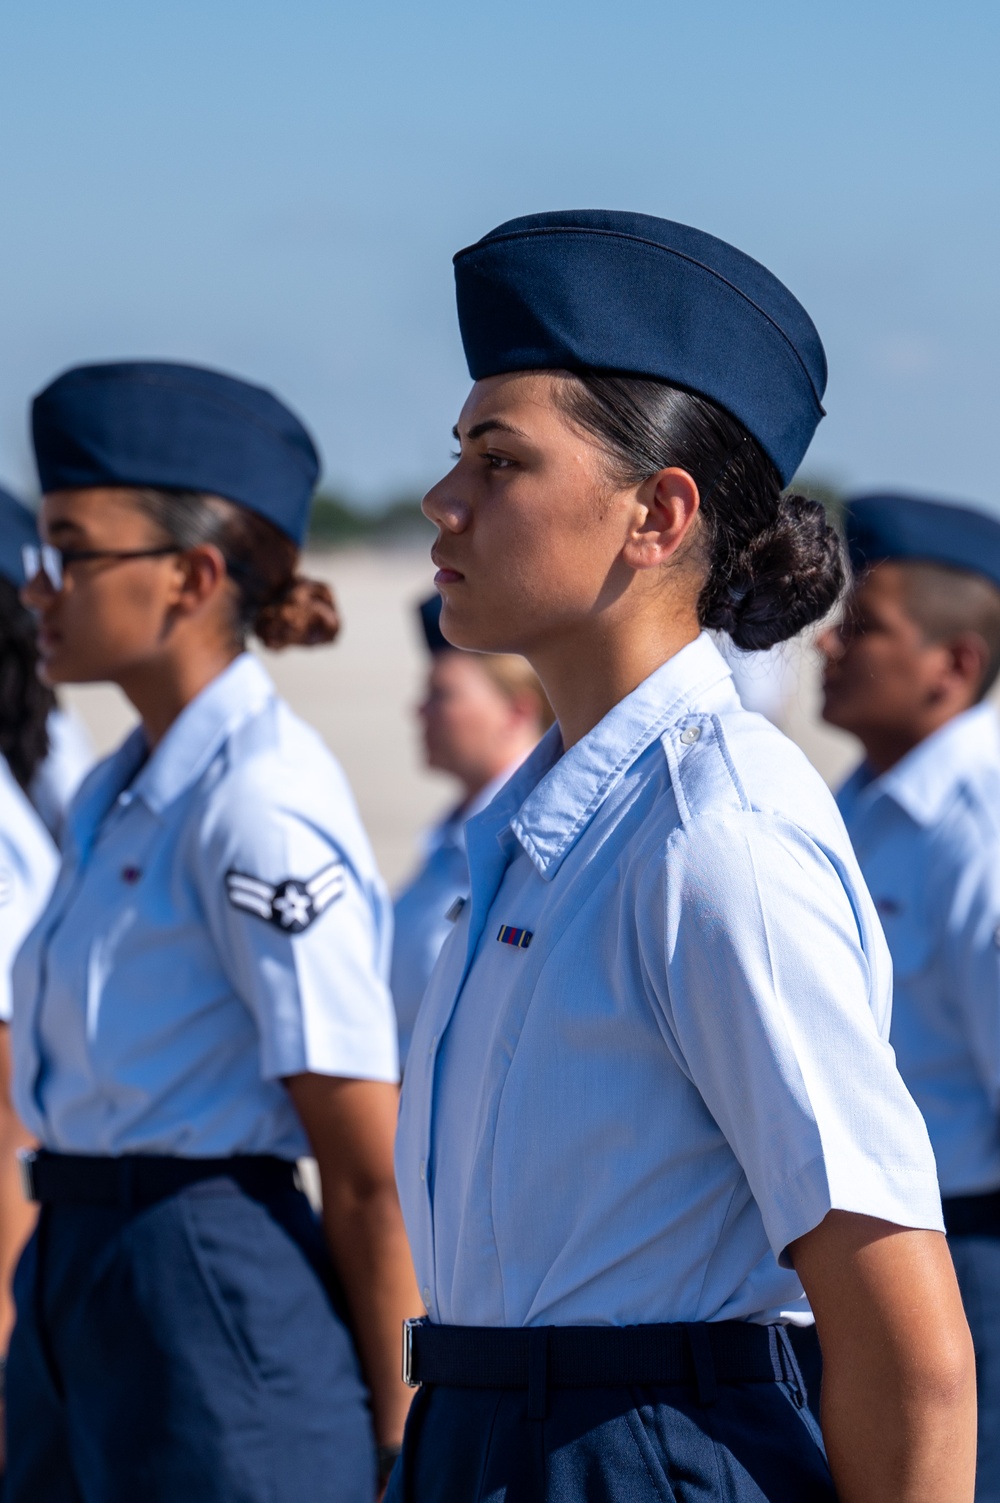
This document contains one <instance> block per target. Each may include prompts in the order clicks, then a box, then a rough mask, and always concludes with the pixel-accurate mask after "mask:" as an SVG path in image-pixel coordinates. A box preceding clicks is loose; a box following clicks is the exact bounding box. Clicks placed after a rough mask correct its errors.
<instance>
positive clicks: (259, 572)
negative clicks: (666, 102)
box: [134, 488, 340, 648]
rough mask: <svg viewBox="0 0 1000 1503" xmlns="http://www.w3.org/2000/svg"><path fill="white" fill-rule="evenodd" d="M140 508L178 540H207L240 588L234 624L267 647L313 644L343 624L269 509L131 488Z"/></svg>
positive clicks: (186, 544) (181, 544) (196, 494)
mask: <svg viewBox="0 0 1000 1503" xmlns="http://www.w3.org/2000/svg"><path fill="white" fill-rule="evenodd" d="M134 494H135V497H136V501H137V503H138V506H139V509H140V510H141V511H142V512H143V513H144V514H145V515H146V516H147V517H149V518H150V520H151V521H153V522H155V523H156V525H157V527H158V528H159V529H160V531H161V532H162V533H163V534H164V535H165V536H166V537H167V538H169V540H170V542H171V543H175V544H176V545H177V547H178V548H181V549H184V548H196V547H198V546H200V545H202V544H205V543H212V544H214V545H215V547H216V548H218V550H219V552H220V553H221V554H222V557H223V558H224V559H225V562H226V570H227V572H228V574H229V577H230V579H231V580H232V581H233V583H234V585H235V586H236V590H237V600H238V604H237V620H236V622H235V629H236V633H237V636H238V637H239V639H240V641H242V640H243V639H244V638H245V637H246V636H247V635H248V634H249V633H250V632H253V634H254V636H256V637H258V638H259V639H260V641H261V642H262V643H263V644H264V646H265V647H271V648H281V647H316V646H319V645H320V644H321V643H324V642H332V641H333V639H334V637H336V635H337V632H338V631H339V629H340V618H339V616H338V615H337V607H336V606H335V604H334V601H333V596H332V594H331V593H330V589H329V586H328V585H325V584H323V583H321V581H319V580H317V579H306V578H304V577H303V575H301V574H299V573H298V572H297V568H298V562H299V550H298V548H297V547H296V546H295V544H294V543H293V542H292V540H291V538H290V537H288V536H287V535H286V534H285V533H283V532H282V531H281V530H280V528H278V527H275V525H274V524H273V522H269V521H268V520H267V518H266V517H262V516H259V515H258V514H257V513H256V512H253V511H248V510H247V508H246V507H244V506H237V505H236V503H235V502H234V501H225V500H223V498H222V497H221V496H207V495H204V494H203V493H202V492H201V491H161V490H151V489H148V488H147V489H138V490H136V491H135V493H134Z"/></svg>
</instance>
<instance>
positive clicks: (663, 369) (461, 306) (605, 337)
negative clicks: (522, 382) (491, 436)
mask: <svg viewBox="0 0 1000 1503" xmlns="http://www.w3.org/2000/svg"><path fill="white" fill-rule="evenodd" d="M455 279H456V282H457V285H458V320H459V324H460V326H461V330H462V340H463V343H464V345H465V354H466V358H467V360H468V362H469V372H470V374H471V376H472V378H473V380H474V381H479V380H481V379H482V378H483V377H485V376H496V375H500V374H501V373H502V372H504V371H518V370H545V369H564V370H571V371H601V372H605V373H609V374H617V375H632V376H654V377H656V378H657V379H658V380H660V381H669V382H671V383H672V384H674V385H676V386H684V387H687V388H689V389H690V390H691V391H695V392H698V393H699V394H701V395H702V396H706V397H710V398H711V399H712V400H713V401H714V402H717V403H718V404H719V406H720V407H724V408H725V409H726V411H727V412H729V413H731V414H732V416H733V417H735V418H737V419H738V420H739V422H741V423H742V424H743V426H744V428H746V429H747V430H748V432H749V433H750V434H751V435H752V436H753V437H754V438H755V439H756V440H757V442H758V443H759V444H760V445H761V447H762V448H763V449H764V450H765V452H766V453H767V454H769V455H770V457H771V459H772V460H773V461H774V464H775V466H776V468H777V469H778V471H779V473H780V475H781V478H782V481H783V482H784V483H785V484H787V483H788V481H789V480H791V478H792V476H793V475H794V473H795V471H796V470H797V469H798V466H799V463H800V462H801V459H802V456H803V455H804V454H805V452H806V449H807V448H808V447H809V442H810V440H811V439H812V436H813V434H814V432H815V431H816V427H817V424H818V423H819V420H820V418H821V417H822V416H823V407H822V398H823V392H824V390H825V388H826V356H825V355H824V353H823V346H822V344H821V343H820V337H819V335H818V334H817V332H816V329H815V327H814V325H813V322H812V320H811V319H810V317H809V315H808V314H807V313H806V311H805V309H804V308H803V307H802V305H801V304H800V303H798V302H797V301H796V300H795V298H794V297H792V294H791V293H790V292H789V291H788V289H787V288H786V287H784V286H782V284H781V282H779V281H778V279H777V277H774V276H772V275H771V273H770V272H769V271H767V270H766V268H765V267H763V266H761V265H760V264H759V263H758V262H757V261H753V260H751V258H750V257H749V256H745V255H744V254H743V252H742V251H738V250H736V249H734V247H733V246H731V245H727V244H726V242H725V241H724V240H716V238H715V236H714V235H706V234H705V233H704V232H703V231H702V230H694V229H691V228H689V226H687V225H684V224H674V223H673V222H672V221H671V220H669V219H654V218H653V217H652V216H650V215H648V214H625V213H621V212H618V211H617V210H602V209H581V210H567V211H565V212H562V213H554V214H531V215H528V216H527V217H526V218H524V219H511V220H509V221H508V222H507V223H506V224H502V225H500V227H499V228H498V229H495V230H492V231H491V232H490V234H488V235H487V236H485V238H484V239H482V240H480V241H477V243H476V244H475V245H470V246H469V247H468V248H467V249H466V250H462V251H459V253H458V255H457V256H456V257H455Z"/></svg>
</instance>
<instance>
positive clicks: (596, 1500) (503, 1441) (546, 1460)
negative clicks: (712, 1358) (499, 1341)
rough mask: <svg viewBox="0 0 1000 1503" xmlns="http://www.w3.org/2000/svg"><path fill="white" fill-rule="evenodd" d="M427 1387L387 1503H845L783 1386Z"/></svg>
mask: <svg viewBox="0 0 1000 1503" xmlns="http://www.w3.org/2000/svg"><path fill="white" fill-rule="evenodd" d="M526 1408H527V1395H526V1393H524V1392H498V1391H497V1390H495V1389H491V1390H487V1391H484V1390H481V1389H480V1390H476V1389H467V1388H466V1389H458V1388H428V1389H421V1390H420V1391H419V1393H418V1394H417V1397H416V1399H415V1401H414V1405H413V1408H412V1410H411V1411H410V1419H409V1422H408V1424H407V1430H406V1439H405V1442H404V1446H403V1455H402V1457H401V1458H400V1460H399V1462H398V1463H397V1465H396V1470H395V1471H394V1473H393V1476H392V1480H391V1482H390V1483H389V1491H388V1493H387V1495H386V1503H647V1500H648V1503H713V1500H714V1503H764V1500H767V1503H834V1491H833V1483H832V1481H831V1479H830V1473H829V1470H828V1468H827V1464H826V1458H825V1456H824V1453H823V1450H822V1444H821V1442H820V1439H819V1430H818V1429H817V1426H816V1423H815V1421H814V1420H813V1418H812V1415H811V1414H810V1413H809V1410H808V1409H807V1408H805V1407H803V1408H799V1407H798V1405H797V1403H796V1395H795V1393H794V1391H793V1390H792V1389H791V1388H790V1387H789V1386H787V1385H785V1384H782V1383H742V1384H731V1385H730V1384H724V1385H721V1386H720V1388H719V1393H718V1399H717V1400H716V1402H715V1403H714V1404H712V1405H709V1406H706V1407H701V1406H699V1404H698V1403H697V1401H696V1398H695V1395H694V1392H693V1391H692V1390H691V1389H689V1388H680V1387H678V1388H649V1389H626V1388H600V1389H582V1390H581V1389H572V1390H571V1389H558V1390H552V1391H550V1393H549V1405H548V1414H547V1417H546V1418H545V1419H544V1420H531V1419H528V1418H527V1415H526V1412H525V1411H526Z"/></svg>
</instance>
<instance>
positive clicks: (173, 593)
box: [23, 487, 182, 684]
mask: <svg viewBox="0 0 1000 1503" xmlns="http://www.w3.org/2000/svg"><path fill="white" fill-rule="evenodd" d="M39 523H40V529H41V533H42V536H43V538H44V539H45V541H46V542H48V543H52V544H54V545H55V546H56V547H58V548H65V549H70V550H73V551H76V550H83V551H88V552H89V551H92V550H96V551H100V550H104V549H107V550H110V554H111V555H113V554H115V553H121V552H129V551H131V550H136V551H142V550H144V549H150V548H159V547H163V546H168V547H169V540H168V539H166V538H164V536H163V535H162V533H160V531H159V529H158V528H157V527H156V526H155V525H154V524H153V523H152V522H151V521H150V520H149V518H148V517H146V516H144V515H143V514H142V513H141V512H140V511H139V510H138V508H137V507H136V506H135V504H134V502H133V499H132V493H131V492H129V491H127V490H124V489H121V488H118V487H107V488H105V487H93V488H87V489H83V490H76V491H59V492H55V493H53V494H51V495H47V496H44V497H43V498H42V506H41V511H40V513H39ZM179 556H180V550H178V549H174V550H173V551H172V552H167V553H166V554H165V555H163V556H161V557H152V558H128V559H122V558H116V557H113V556H107V557H100V558H93V559H85V560H80V561H79V562H74V563H70V564H68V565H67V567H66V569H65V574H64V579H63V582H62V587H61V588H60V589H58V590H55V589H53V588H52V586H51V584H49V582H48V581H47V580H46V578H45V577H44V575H38V576H37V577H36V578H35V579H33V580H29V582H28V584H27V585H26V587H25V589H24V591H23V599H24V602H25V604H26V605H28V606H29V607H30V608H31V609H32V610H33V611H35V612H36V614H37V617H38V647H39V654H40V658H41V672H42V674H43V677H44V679H45V682H46V683H49V684H66V683H91V682H95V681H97V680H102V679H107V680H113V681H117V680H118V679H119V678H121V677H122V675H124V674H128V673H130V672H135V671H136V670H137V669H138V670H141V669H142V667H143V666H144V665H146V664H148V663H149V662H150V661H152V660H155V659H156V658H157V657H158V656H159V655H160V654H161V653H162V651H163V645H164V640H165V637H166V635H167V633H168V631H169V628H170V624H171V620H172V611H173V609H174V607H175V606H176V603H177V598H178V591H179V589H180V586H181V580H182V576H181V574H180V573H179V570H178V560H179Z"/></svg>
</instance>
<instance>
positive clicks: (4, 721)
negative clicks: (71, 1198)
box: [0, 491, 58, 1469]
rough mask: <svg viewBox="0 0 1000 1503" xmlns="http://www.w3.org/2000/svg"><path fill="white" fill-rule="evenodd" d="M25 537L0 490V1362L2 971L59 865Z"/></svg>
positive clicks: (13, 1230) (4, 1332) (5, 1282)
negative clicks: (45, 777) (25, 590)
mask: <svg viewBox="0 0 1000 1503" xmlns="http://www.w3.org/2000/svg"><path fill="white" fill-rule="evenodd" d="M34 541H37V533H36V531H35V521H34V518H33V517H32V515H31V513H30V512H29V511H28V510H27V508H26V507H24V506H22V505H21V504H20V502H19V501H16V500H15V499H14V497H13V496H10V495H8V494H7V493H6V492H3V491H0V1369H2V1365H3V1363H4V1362H5V1361H6V1352H7V1345H8V1342H9V1341H10V1331H11V1326H12V1325H13V1322H14V1306H13V1302H12V1299H11V1293H10V1281H11V1275H12V1273H13V1270H14V1264H15V1263H16V1261H17V1258H18V1256H19V1254H20V1252H21V1249H22V1247H23V1246H24V1243H25V1242H26V1240H27V1238H28V1236H29V1235H30V1233H31V1228H32V1226H33V1225H34V1221H35V1209H34V1207H33V1206H31V1205H29V1203H28V1202H27V1200H26V1199H25V1197H24V1193H23V1191H22V1189H21V1183H20V1177H19V1174H18V1169H17V1160H16V1154H17V1152H18V1150H19V1149H21V1148H24V1147H26V1146H27V1145H28V1143H29V1142H30V1138H29V1137H28V1134H27V1133H26V1132H25V1129H24V1128H23V1127H22V1125H21V1123H20V1121H19V1120H18V1117H17V1114H16V1112H15V1111H14V1106H13V1102H12V1100H11V1067H10V1026H9V1025H10V1016H11V985H10V979H11V978H10V972H11V966H12V964H13V961H14V956H15V955H16V954H17V952H18V950H19V949H20V947H21V943H22V941H23V939H24V937H25V935H26V934H27V933H28V931H29V929H30V928H31V927H32V925H33V924H34V922H35V920H36V919H37V918H38V915H39V913H40V912H41V910H42V908H43V907H44V905H45V902H46V899H47V898H48V896H49V893H50V891H51V889H52V883H53V881H54V880H55V875H56V870H57V868H58V855H57V852H56V849H55V846H54V845H53V842H52V839H51V836H50V835H49V832H48V830H47V829H46V828H45V826H44V824H43V823H42V821H41V819H40V818H39V816H38V812H37V810H36V809H35V808H34V807H33V805H32V803H31V800H30V798H29V790H30V789H31V788H32V786H33V784H34V782H35V780H36V779H37V777H38V773H39V769H40V768H41V767H42V766H43V765H44V762H45V758H46V755H47V753H48V750H49V731H50V726H51V717H52V714H53V708H54V704H55V696H54V695H53V693H52V690H51V689H50V688H47V687H46V686H45V685H43V684H42V682H41V681H40V679H39V677H38V645H37V638H36V630H35V623H34V620H33V619H32V616H31V613H30V611H28V610H27V608H26V607H25V606H24V605H22V604H21V601H20V599H19V595H18V591H19V589H20V587H21V585H22V584H23V583H24V575H23V571H22V566H21V549H22V547H23V546H24V544H25V543H31V542H34ZM0 1397H2V1385H0ZM0 1469H2V1468H0Z"/></svg>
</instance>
